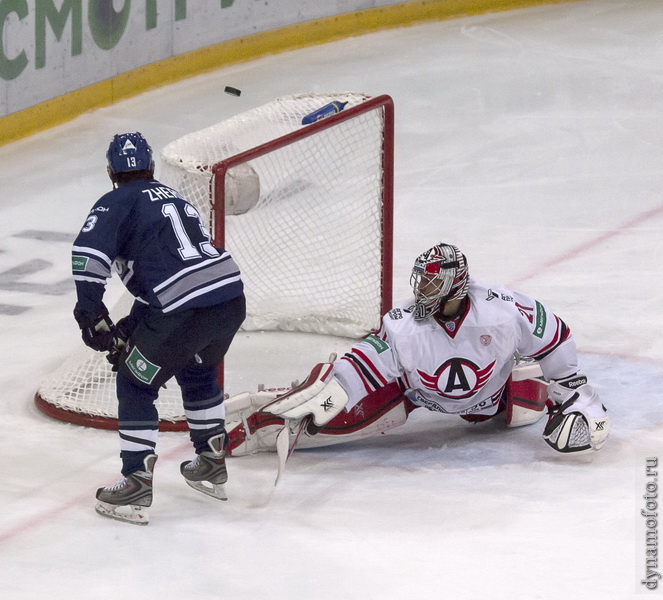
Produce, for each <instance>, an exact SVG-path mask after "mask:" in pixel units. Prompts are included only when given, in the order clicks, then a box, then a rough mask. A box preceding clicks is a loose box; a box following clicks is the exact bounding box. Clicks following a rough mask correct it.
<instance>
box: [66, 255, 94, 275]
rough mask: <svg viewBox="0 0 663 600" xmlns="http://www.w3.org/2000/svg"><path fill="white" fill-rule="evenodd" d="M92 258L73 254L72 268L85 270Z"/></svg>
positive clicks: (73, 269)
mask: <svg viewBox="0 0 663 600" xmlns="http://www.w3.org/2000/svg"><path fill="white" fill-rule="evenodd" d="M89 260H90V259H89V258H88V257H87V256H77V255H75V254H74V255H73V256H72V257H71V270H72V271H85V269H87V263H88V261H89Z"/></svg>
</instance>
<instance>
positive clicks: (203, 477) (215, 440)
mask: <svg viewBox="0 0 663 600" xmlns="http://www.w3.org/2000/svg"><path fill="white" fill-rule="evenodd" d="M225 438H226V434H225V433H221V434H219V435H215V436H214V437H211V438H210V439H209V440H207V444H208V446H209V447H210V449H211V450H210V451H205V452H201V453H200V454H198V455H197V456H196V458H194V459H193V460H187V461H185V462H183V463H182V464H181V465H180V473H182V475H183V476H184V479H185V481H186V482H187V484H188V485H189V486H191V487H192V488H193V489H194V490H198V491H199V492H202V493H203V494H207V495H208V496H212V498H216V499H217V500H227V499H228V495H227V494H226V491H225V489H224V487H223V484H224V483H225V482H226V481H228V472H227V471H226V452H225V450H224V448H223V446H224V442H225Z"/></svg>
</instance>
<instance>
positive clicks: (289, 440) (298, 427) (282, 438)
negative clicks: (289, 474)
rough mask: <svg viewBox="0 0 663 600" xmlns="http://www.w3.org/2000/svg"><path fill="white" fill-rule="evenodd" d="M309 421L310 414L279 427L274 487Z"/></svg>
mask: <svg viewBox="0 0 663 600" xmlns="http://www.w3.org/2000/svg"><path fill="white" fill-rule="evenodd" d="M310 422H311V416H310V415H308V416H306V417H304V418H303V419H300V420H299V421H296V422H295V423H293V424H292V426H290V425H288V424H287V423H286V424H285V425H284V426H283V429H281V431H279V432H278V434H277V435H276V454H277V456H278V458H279V469H278V472H277V473H276V479H275V480H274V487H276V486H277V485H278V483H279V479H281V476H282V475H283V472H284V471H285V463H286V462H288V459H289V458H290V455H291V454H292V453H293V452H294V450H295V446H296V445H297V442H298V441H299V436H300V435H301V434H302V431H304V429H306V427H307V426H308V425H309V423H310Z"/></svg>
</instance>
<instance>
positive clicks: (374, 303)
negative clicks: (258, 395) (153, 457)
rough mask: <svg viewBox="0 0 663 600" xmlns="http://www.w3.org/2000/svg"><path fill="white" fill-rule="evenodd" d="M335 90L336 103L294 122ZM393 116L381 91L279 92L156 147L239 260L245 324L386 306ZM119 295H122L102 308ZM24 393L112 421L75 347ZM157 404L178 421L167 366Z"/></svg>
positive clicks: (93, 370) (368, 326)
mask: <svg viewBox="0 0 663 600" xmlns="http://www.w3.org/2000/svg"><path fill="white" fill-rule="evenodd" d="M333 101H337V102H341V103H346V104H345V106H344V109H343V110H342V111H341V112H338V113H337V114H333V115H332V116H329V117H327V118H324V119H321V120H318V121H316V122H314V123H312V124H307V125H302V119H303V118H304V117H305V116H306V115H309V114H310V113H312V112H314V111H316V110H318V109H320V108H321V107H323V106H325V105H326V104H328V103H330V102H333ZM393 122H394V114H393V102H392V100H391V98H390V97H389V96H379V97H375V98H371V97H369V96H367V95H365V94H358V93H337V94H309V95H297V96H287V97H282V98H278V99H276V100H274V101H272V102H269V103H268V104H265V105H263V106H260V107H258V108H255V109H252V110H249V111H247V112H244V113H241V114H238V115H236V116H234V117H232V118H230V119H228V120H226V121H223V122H221V123H218V124H216V125H214V126H212V127H209V128H207V129H203V130H201V131H197V132H194V133H191V134H188V135H186V136H184V137H182V138H180V139H178V140H175V141H174V142H172V143H170V144H168V145H167V146H166V147H165V148H164V149H163V151H162V154H161V160H160V165H159V168H160V173H159V174H158V176H159V179H160V180H161V181H162V182H164V183H166V184H167V185H170V186H171V187H173V188H175V189H177V190H178V191H180V192H181V193H182V194H183V195H184V196H185V197H186V198H187V199H188V200H189V201H190V202H191V203H192V204H193V205H194V206H195V207H196V208H197V209H198V211H199V212H200V213H201V215H203V217H204V218H205V217H207V218H208V219H209V224H210V230H211V231H212V232H213V237H214V241H215V243H216V245H219V246H224V247H225V248H227V249H228V250H230V252H231V254H232V255H233V257H234V258H235V260H236V262H237V263H238V264H239V266H240V270H241V272H242V278H243V281H244V284H245V293H246V297H247V319H246V321H245V323H244V325H243V329H244V330H245V331H265V330H268V331H299V332H310V333H318V334H324V335H330V336H343V337H348V338H359V337H361V336H363V335H366V334H367V333H368V332H370V331H371V330H372V329H374V328H376V327H377V326H378V325H379V320H380V317H381V315H382V314H383V313H384V312H385V311H386V310H388V309H389V308H390V307H391V276H392V268H391V254H392V200H393V136H394V126H393ZM131 302H132V299H131V297H130V296H129V295H126V296H123V297H122V299H121V300H120V302H118V305H117V306H115V307H114V308H113V309H112V310H111V316H112V317H113V318H114V320H117V319H119V318H120V317H122V316H123V315H125V314H127V312H128V311H129V309H130V307H131ZM256 343H260V342H259V341H258V342H256ZM231 350H232V347H231ZM230 384H231V382H229V381H228V380H227V379H226V391H230V392H231V393H236V392H238V391H242V390H232V389H228V387H229V385H230ZM35 402H36V404H37V406H38V407H39V408H40V410H42V412H45V413H46V414H48V415H50V416H52V417H55V418H57V419H59V420H63V421H67V422H71V423H77V424H82V425H88V426H93V427H99V428H109V429H110V428H115V427H116V426H117V420H116V419H117V400H116V397H115V384H114V374H113V373H112V372H111V370H110V366H109V365H108V363H107V361H106V360H105V356H104V354H102V353H98V352H94V351H91V350H89V349H87V348H85V347H82V348H81V349H80V351H78V352H77V353H75V355H74V356H71V357H69V358H68V359H67V360H66V361H65V363H64V364H63V365H62V366H61V367H60V368H59V369H58V370H57V371H56V372H54V373H53V374H52V375H51V376H50V377H48V378H47V379H46V380H45V381H43V382H42V384H41V386H40V387H39V390H38V392H37V394H36V395H35ZM157 407H158V409H159V416H160V419H161V429H162V430H184V429H186V421H185V418H184V411H183V408H182V403H181V396H180V393H179V389H178V387H177V385H176V383H175V381H174V380H172V381H171V382H169V383H168V384H167V389H165V390H161V392H160V395H159V399H158V400H157Z"/></svg>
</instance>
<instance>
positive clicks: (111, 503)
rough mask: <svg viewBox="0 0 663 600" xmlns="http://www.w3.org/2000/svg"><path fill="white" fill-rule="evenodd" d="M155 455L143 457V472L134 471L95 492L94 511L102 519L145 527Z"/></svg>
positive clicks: (150, 499) (147, 521)
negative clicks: (106, 518)
mask: <svg viewBox="0 0 663 600" xmlns="http://www.w3.org/2000/svg"><path fill="white" fill-rule="evenodd" d="M156 462H157V455H156V454H150V455H148V456H147V457H145V460H144V462H143V464H144V465H145V470H144V471H135V472H134V473H131V474H130V475H127V476H126V477H123V478H122V479H121V480H120V481H118V482H117V483H116V484H115V485H112V486H108V487H103V488H99V489H98V490H97V500H98V501H99V502H97V505H96V507H95V510H96V511H97V512H98V513H99V514H100V515H102V516H103V517H108V518H110V519H116V520H118V521H124V522H125V523H132V524H134V525H147V524H148V523H149V522H150V516H149V514H148V512H147V507H148V506H151V504H152V475H153V472H154V464H155V463H156Z"/></svg>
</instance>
